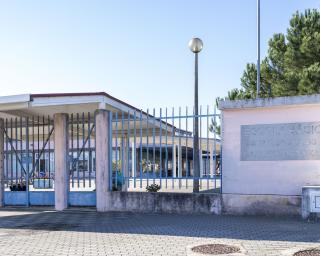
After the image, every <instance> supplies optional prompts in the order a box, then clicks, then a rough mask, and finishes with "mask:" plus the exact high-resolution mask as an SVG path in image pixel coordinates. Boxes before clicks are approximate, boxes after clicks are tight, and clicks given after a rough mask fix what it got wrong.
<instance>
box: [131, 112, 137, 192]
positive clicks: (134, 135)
mask: <svg viewBox="0 0 320 256" xmlns="http://www.w3.org/2000/svg"><path fill="white" fill-rule="evenodd" d="M136 119H137V114H136V110H134V116H133V121H134V124H133V149H132V150H133V158H134V159H132V161H133V163H134V165H133V179H134V182H133V183H134V188H136V185H137V183H136V182H137V181H136V177H137V156H136V153H137V151H136V142H137V126H136Z"/></svg>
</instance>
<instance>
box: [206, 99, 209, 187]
mask: <svg viewBox="0 0 320 256" xmlns="http://www.w3.org/2000/svg"><path fill="white" fill-rule="evenodd" d="M206 141H207V155H206V156H207V159H206V177H207V189H209V180H210V163H209V159H210V158H209V105H207V139H206ZM208 167H209V168H208ZM208 174H209V176H208Z"/></svg>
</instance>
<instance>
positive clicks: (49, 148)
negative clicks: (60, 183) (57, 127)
mask: <svg viewBox="0 0 320 256" xmlns="http://www.w3.org/2000/svg"><path fill="white" fill-rule="evenodd" d="M47 123H48V124H47V125H48V128H47V131H48V165H49V166H48V170H49V188H50V187H51V145H50V144H51V138H50V137H51V135H50V116H49V115H48V121H47Z"/></svg>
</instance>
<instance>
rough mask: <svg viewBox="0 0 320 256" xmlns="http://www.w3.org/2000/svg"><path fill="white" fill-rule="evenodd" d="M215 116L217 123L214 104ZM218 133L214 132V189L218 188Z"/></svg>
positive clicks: (214, 120) (214, 119)
mask: <svg viewBox="0 0 320 256" xmlns="http://www.w3.org/2000/svg"><path fill="white" fill-rule="evenodd" d="M213 114H214V116H213V122H214V123H216V114H217V112H216V107H215V106H214V113H213ZM216 139H217V137H216V133H215V132H214V133H213V152H214V164H213V175H214V176H213V177H214V189H216V188H217V175H216V166H217V152H216V146H217V145H216Z"/></svg>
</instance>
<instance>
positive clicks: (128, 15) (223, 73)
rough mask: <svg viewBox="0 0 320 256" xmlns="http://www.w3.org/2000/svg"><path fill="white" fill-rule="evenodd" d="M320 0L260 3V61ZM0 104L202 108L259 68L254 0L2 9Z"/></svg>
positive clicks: (2, 2) (33, 0)
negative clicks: (51, 97)
mask: <svg viewBox="0 0 320 256" xmlns="http://www.w3.org/2000/svg"><path fill="white" fill-rule="evenodd" d="M307 8H318V9H319V8H320V0H261V55H262V58H263V57H264V56H265V55H266V52H267V44H268V40H269V39H270V38H271V37H272V35H273V34H274V33H279V32H285V31H286V29H287V27H288V24H289V20H290V17H291V16H292V14H293V13H294V12H296V11H297V10H299V11H304V10H305V9H307ZM0 35H1V37H0V38H1V39H0V95H15V94H24V93H59V92H94V91H105V92H107V93H109V94H111V95H112V96H114V97H117V98H119V99H121V100H124V101H126V102H128V103H130V104H132V105H134V106H136V107H138V108H142V109H144V110H146V109H148V108H149V109H152V108H157V109H158V108H160V107H173V106H174V107H179V106H181V107H185V106H192V104H193V92H194V91H193V86H194V73H193V72H194V71H193V69H194V56H193V54H192V52H191V51H190V50H189V49H188V42H189V40H190V39H191V38H192V37H200V38H201V39H202V40H203V43H204V48H203V50H202V51H201V53H200V54H199V103H200V104H201V105H203V106H206V105H213V104H214V101H215V98H216V97H218V96H220V97H221V96H225V95H226V94H227V92H228V90H230V89H232V88H235V87H240V78H241V75H242V73H243V70H244V68H245V65H246V63H248V62H256V55H257V54H256V0H193V1H191V0H101V1H100V0H86V1H84V0H67V1H66V0H28V1H25V0H20V1H18V0H0Z"/></svg>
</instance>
